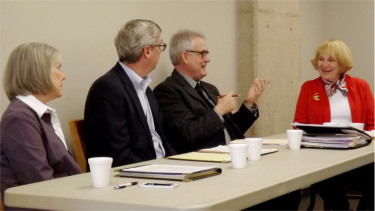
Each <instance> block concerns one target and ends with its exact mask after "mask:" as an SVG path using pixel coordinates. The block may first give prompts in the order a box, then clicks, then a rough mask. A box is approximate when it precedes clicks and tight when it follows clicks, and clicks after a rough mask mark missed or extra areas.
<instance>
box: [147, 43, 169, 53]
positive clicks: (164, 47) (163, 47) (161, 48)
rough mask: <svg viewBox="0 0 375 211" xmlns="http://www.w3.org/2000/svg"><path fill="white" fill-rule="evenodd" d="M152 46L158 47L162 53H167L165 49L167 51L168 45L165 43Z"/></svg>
mask: <svg viewBox="0 0 375 211" xmlns="http://www.w3.org/2000/svg"><path fill="white" fill-rule="evenodd" d="M151 46H158V47H159V49H160V50H161V51H165V49H167V44H165V43H161V44H158V45H151Z"/></svg>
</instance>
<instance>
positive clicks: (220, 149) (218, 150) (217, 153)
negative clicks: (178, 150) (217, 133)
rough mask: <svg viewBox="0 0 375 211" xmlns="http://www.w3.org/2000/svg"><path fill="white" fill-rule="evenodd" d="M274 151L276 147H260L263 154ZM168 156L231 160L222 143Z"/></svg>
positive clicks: (195, 159) (221, 160)
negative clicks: (196, 150)
mask: <svg viewBox="0 0 375 211" xmlns="http://www.w3.org/2000/svg"><path fill="white" fill-rule="evenodd" d="M276 151H277V149H262V151H261V154H262V155H265V154H269V153H272V152H276ZM168 158H169V159H176V160H192V161H207V162H219V163H228V162H231V158H230V152H229V148H228V146H224V145H219V146H217V147H212V148H207V149H201V150H199V151H198V152H188V153H184V154H179V155H173V156H169V157H168Z"/></svg>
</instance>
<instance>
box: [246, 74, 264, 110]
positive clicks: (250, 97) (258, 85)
mask: <svg viewBox="0 0 375 211" xmlns="http://www.w3.org/2000/svg"><path fill="white" fill-rule="evenodd" d="M265 88H266V80H265V79H258V78H257V79H255V80H254V83H253V84H252V85H251V87H250V89H249V91H248V92H247V96H246V104H247V105H248V106H249V107H251V106H253V105H254V103H255V101H257V100H258V98H259V97H260V95H261V94H262V92H263V91H264V89H265Z"/></svg>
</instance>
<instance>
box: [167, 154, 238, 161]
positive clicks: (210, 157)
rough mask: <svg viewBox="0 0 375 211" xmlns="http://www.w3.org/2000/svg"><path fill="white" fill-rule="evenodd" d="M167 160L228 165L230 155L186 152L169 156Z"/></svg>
mask: <svg viewBox="0 0 375 211" xmlns="http://www.w3.org/2000/svg"><path fill="white" fill-rule="evenodd" d="M168 158H169V159H175V160H193V161H207V162H218V163H228V162H230V161H231V160H230V154H229V153H226V152H222V153H206V152H188V153H184V154H179V155H173V156H169V157H168Z"/></svg>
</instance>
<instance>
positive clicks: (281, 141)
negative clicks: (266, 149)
mask: <svg viewBox="0 0 375 211" xmlns="http://www.w3.org/2000/svg"><path fill="white" fill-rule="evenodd" d="M263 144H266V145H288V139H263Z"/></svg>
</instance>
